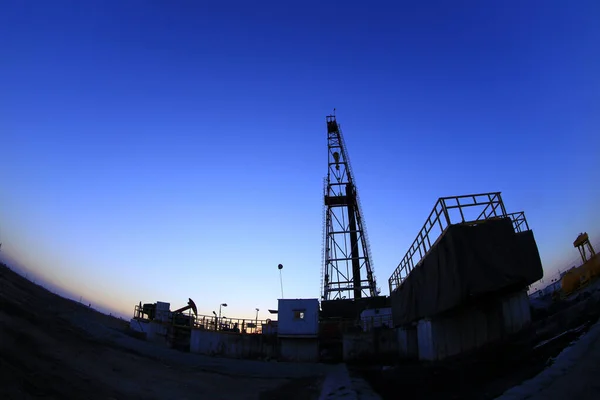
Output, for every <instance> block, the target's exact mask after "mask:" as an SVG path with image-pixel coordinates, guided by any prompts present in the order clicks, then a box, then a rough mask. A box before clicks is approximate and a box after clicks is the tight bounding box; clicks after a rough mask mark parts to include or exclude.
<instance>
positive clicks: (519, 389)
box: [497, 322, 600, 400]
mask: <svg viewBox="0 0 600 400" xmlns="http://www.w3.org/2000/svg"><path fill="white" fill-rule="evenodd" d="M599 339H600V322H597V323H596V324H595V325H594V326H592V327H591V328H590V330H589V331H588V332H587V333H586V334H584V335H583V336H582V337H581V338H580V339H579V340H577V341H575V342H574V343H572V344H571V345H570V346H569V347H567V348H565V349H564V350H563V351H562V352H561V353H560V354H559V355H558V356H557V357H556V358H555V359H554V360H553V363H552V365H551V366H549V367H548V368H546V369H545V370H544V371H542V372H541V373H539V374H538V375H537V376H535V377H534V378H531V379H529V380H527V381H525V382H523V383H522V384H521V385H519V386H515V387H513V388H511V389H509V390H507V391H506V392H504V394H502V396H500V397H498V398H497V400H517V399H528V398H532V397H534V396H536V395H538V394H539V393H540V392H541V391H542V390H544V389H546V388H548V387H549V386H550V385H551V384H553V383H555V382H556V381H558V380H560V379H561V378H563V377H564V376H565V375H566V374H567V373H568V372H569V371H570V370H571V369H572V368H573V367H574V366H575V365H576V364H577V363H578V362H580V361H581V360H582V359H583V358H585V357H586V356H587V355H588V354H589V353H590V350H591V349H592V348H593V347H594V345H595V344H596V342H597V341H598V340H599Z"/></svg>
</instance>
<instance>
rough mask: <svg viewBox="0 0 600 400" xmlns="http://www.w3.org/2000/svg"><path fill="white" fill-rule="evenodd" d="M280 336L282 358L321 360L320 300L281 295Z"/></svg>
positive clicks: (280, 355) (278, 331)
mask: <svg viewBox="0 0 600 400" xmlns="http://www.w3.org/2000/svg"><path fill="white" fill-rule="evenodd" d="M277 314H278V327H277V337H278V338H279V343H280V354H279V358H280V359H281V360H282V361H304V362H316V361H318V360H319V300H317V299H280V300H279V307H278V312H277Z"/></svg>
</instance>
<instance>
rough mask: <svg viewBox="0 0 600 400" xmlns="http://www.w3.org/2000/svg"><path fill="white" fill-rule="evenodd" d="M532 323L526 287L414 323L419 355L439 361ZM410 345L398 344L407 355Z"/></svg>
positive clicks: (420, 357)
mask: <svg viewBox="0 0 600 400" xmlns="http://www.w3.org/2000/svg"><path fill="white" fill-rule="evenodd" d="M530 323H531V314H530V310H529V299H528V297H527V293H526V291H519V292H516V293H511V294H508V295H504V296H502V297H500V298H498V299H494V300H492V301H488V302H485V303H482V304H476V305H474V306H469V307H458V308H457V309H455V310H453V311H452V312H450V313H445V314H441V315H436V316H434V317H432V318H425V319H422V320H420V321H419V322H418V323H417V346H418V357H419V359H420V360H424V361H439V360H443V359H445V358H448V357H452V356H457V355H459V354H463V353H466V352H469V351H473V350H475V349H477V348H480V347H482V346H484V345H487V344H491V343H494V342H497V341H499V340H502V339H504V338H507V337H508V336H509V335H511V334H515V333H517V332H519V331H521V330H522V329H524V328H525V327H527V326H528V325H529V324H530ZM408 349H409V346H406V347H405V346H402V345H401V346H400V350H401V351H406V354H402V353H401V356H408V351H409V350H408Z"/></svg>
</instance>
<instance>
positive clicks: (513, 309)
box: [502, 291, 531, 334]
mask: <svg viewBox="0 0 600 400" xmlns="http://www.w3.org/2000/svg"><path fill="white" fill-rule="evenodd" d="M502 315H503V316H504V330H505V333H509V334H510V333H515V332H519V331H520V330H521V329H523V328H525V327H526V326H527V325H529V323H531V308H530V306H529V297H528V296H527V292H526V291H522V292H517V293H513V294H511V295H509V296H506V297H505V298H504V299H503V300H502Z"/></svg>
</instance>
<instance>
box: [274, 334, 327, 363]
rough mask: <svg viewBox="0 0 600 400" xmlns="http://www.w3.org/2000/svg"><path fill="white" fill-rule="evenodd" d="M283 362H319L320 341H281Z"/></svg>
mask: <svg viewBox="0 0 600 400" xmlns="http://www.w3.org/2000/svg"><path fill="white" fill-rule="evenodd" d="M279 350H280V355H279V360H281V361H294V362H317V361H319V340H318V339H304V338H281V339H280V348H279Z"/></svg>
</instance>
